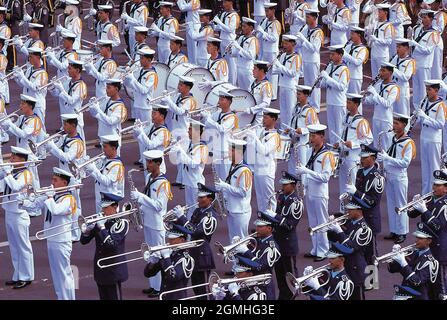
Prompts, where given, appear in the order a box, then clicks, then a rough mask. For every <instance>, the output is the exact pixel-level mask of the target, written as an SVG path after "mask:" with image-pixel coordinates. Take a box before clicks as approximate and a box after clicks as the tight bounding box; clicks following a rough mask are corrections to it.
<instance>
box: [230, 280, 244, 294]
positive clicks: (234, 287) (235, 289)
mask: <svg viewBox="0 0 447 320" xmlns="http://www.w3.org/2000/svg"><path fill="white" fill-rule="evenodd" d="M240 288H241V287H240V286H239V285H238V284H237V283H236V282H232V283H230V284H229V285H228V291H229V292H230V294H231V295H232V296H235V295H237V294H238V293H239V289H240Z"/></svg>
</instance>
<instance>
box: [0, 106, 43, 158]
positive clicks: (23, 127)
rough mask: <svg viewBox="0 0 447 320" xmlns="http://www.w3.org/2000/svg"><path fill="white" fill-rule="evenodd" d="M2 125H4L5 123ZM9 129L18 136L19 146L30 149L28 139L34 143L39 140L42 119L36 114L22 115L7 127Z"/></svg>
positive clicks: (17, 142) (17, 143) (17, 144)
mask: <svg viewBox="0 0 447 320" xmlns="http://www.w3.org/2000/svg"><path fill="white" fill-rule="evenodd" d="M2 125H3V126H4V125H5V123H3V124H2ZM7 131H9V132H10V133H11V134H13V135H14V136H16V146H17V147H19V148H23V149H26V150H30V148H29V145H28V140H31V141H32V142H34V143H37V142H38V138H39V136H40V135H41V132H42V121H41V120H40V118H39V117H38V116H37V115H36V114H33V115H31V116H24V115H20V116H19V118H18V119H17V121H16V122H15V123H13V124H11V125H10V126H9V127H8V128H7Z"/></svg>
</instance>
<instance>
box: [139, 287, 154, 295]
mask: <svg viewBox="0 0 447 320" xmlns="http://www.w3.org/2000/svg"><path fill="white" fill-rule="evenodd" d="M141 291H142V292H143V293H144V294H150V293H152V292H154V288H149V289H143V290H141Z"/></svg>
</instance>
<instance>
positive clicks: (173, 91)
mask: <svg viewBox="0 0 447 320" xmlns="http://www.w3.org/2000/svg"><path fill="white" fill-rule="evenodd" d="M174 93H177V90H172V91H169V92H168V91H167V90H165V91H164V92H163V93H162V94H161V95H160V96H158V97H155V98H153V99H147V101H148V102H149V104H154V103H155V102H158V101H160V100H161V99H163V98H164V97H167V96H170V95H172V94H174Z"/></svg>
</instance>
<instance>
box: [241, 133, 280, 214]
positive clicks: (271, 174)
mask: <svg viewBox="0 0 447 320" xmlns="http://www.w3.org/2000/svg"><path fill="white" fill-rule="evenodd" d="M247 142H248V145H247V152H246V158H247V164H248V166H249V167H250V169H252V171H253V181H254V185H255V191H256V202H257V205H258V211H262V212H264V211H265V210H267V209H268V208H270V209H271V210H272V211H276V197H272V194H274V193H275V174H276V159H275V155H276V152H277V151H279V149H280V147H281V145H280V143H281V140H280V137H279V134H278V132H277V131H276V130H265V129H264V128H261V129H258V130H256V136H253V137H252V139H248V140H247Z"/></svg>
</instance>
